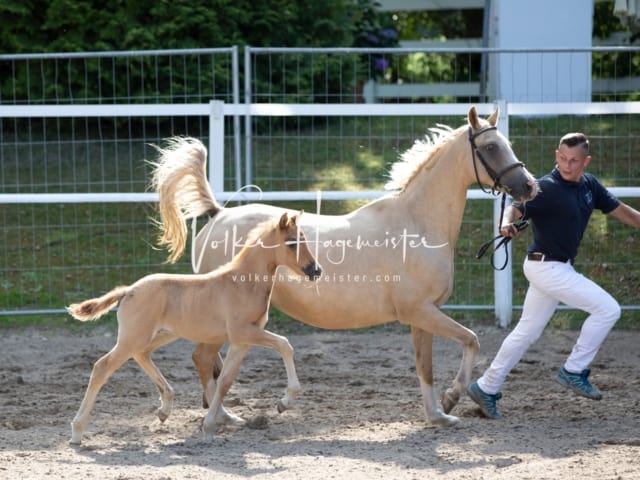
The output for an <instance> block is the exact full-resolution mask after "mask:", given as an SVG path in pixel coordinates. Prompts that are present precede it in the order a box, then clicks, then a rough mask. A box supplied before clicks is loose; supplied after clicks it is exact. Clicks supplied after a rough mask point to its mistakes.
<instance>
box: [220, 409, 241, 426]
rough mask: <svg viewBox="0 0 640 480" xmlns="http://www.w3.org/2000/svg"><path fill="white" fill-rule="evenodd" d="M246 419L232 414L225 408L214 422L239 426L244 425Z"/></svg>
mask: <svg viewBox="0 0 640 480" xmlns="http://www.w3.org/2000/svg"><path fill="white" fill-rule="evenodd" d="M245 423H247V422H246V420H245V419H244V418H241V417H238V416H237V415H233V414H231V413H229V412H227V411H226V410H224V409H222V410H221V411H220V414H219V415H218V418H217V419H216V424H218V425H230V426H232V427H239V426H242V425H244V424H245Z"/></svg>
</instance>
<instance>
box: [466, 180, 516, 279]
mask: <svg viewBox="0 0 640 480" xmlns="http://www.w3.org/2000/svg"><path fill="white" fill-rule="evenodd" d="M506 199H507V194H506V193H503V194H502V201H501V202H500V222H499V223H498V230H499V229H500V227H501V226H502V218H503V217H504V206H505V202H506ZM513 226H514V227H516V230H518V232H521V231H522V230H524V229H525V228H527V227H528V226H529V221H528V220H522V219H520V220H518V221H517V222H516V223H514V224H513ZM498 239H500V241H499V242H498V244H497V245H496V246H495V248H494V249H493V252H491V266H492V267H493V269H494V270H498V271H502V270H504V269H505V268H506V267H507V264H508V263H509V249H508V248H507V245H508V244H509V242H510V241H511V237H503V236H502V234H498V235H496V236H495V237H493V238H492V239H491V240H489V241H488V242H486V243H485V244H484V245H482V246H481V247H480V250H478V253H477V254H476V258H482V256H483V255H484V254H485V253H487V250H489V247H491V245H493V242H495V241H496V240H498ZM500 247H504V264H503V265H502V266H501V267H500V268H498V267H496V264H495V261H494V258H495V253H496V252H497V251H498V249H499V248H500Z"/></svg>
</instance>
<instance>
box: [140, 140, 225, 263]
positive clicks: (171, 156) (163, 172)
mask: <svg viewBox="0 0 640 480" xmlns="http://www.w3.org/2000/svg"><path fill="white" fill-rule="evenodd" d="M166 142H167V146H166V147H165V148H160V147H158V146H156V145H154V147H155V149H156V150H157V151H158V153H159V157H158V161H157V162H153V163H152V165H153V167H154V171H153V176H152V179H151V186H152V187H153V189H154V190H155V191H157V192H158V195H159V197H160V200H159V204H158V207H159V210H160V221H159V222H158V227H159V228H160V236H159V237H158V243H159V244H160V245H161V246H166V247H167V250H169V257H168V258H167V262H169V263H175V262H176V261H177V260H178V258H180V256H181V255H182V253H183V252H184V249H185V246H186V244H187V223H186V221H187V220H188V219H190V218H195V217H199V216H200V215H203V214H205V213H207V214H209V216H211V217H212V216H214V215H215V214H216V213H218V211H219V210H220V209H221V207H220V205H218V203H217V202H216V200H215V198H214V196H213V192H212V191H211V187H210V186H209V182H208V181H207V175H206V165H207V149H206V147H205V146H204V145H203V144H202V142H201V141H200V140H198V139H196V138H192V137H171V138H168V139H166Z"/></svg>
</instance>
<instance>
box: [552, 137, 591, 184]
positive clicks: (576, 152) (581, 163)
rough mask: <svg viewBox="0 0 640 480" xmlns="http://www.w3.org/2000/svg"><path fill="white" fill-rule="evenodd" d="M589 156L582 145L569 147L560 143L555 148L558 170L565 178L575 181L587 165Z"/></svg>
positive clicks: (589, 159)
mask: <svg viewBox="0 0 640 480" xmlns="http://www.w3.org/2000/svg"><path fill="white" fill-rule="evenodd" d="M590 161H591V156H590V155H587V152H585V150H584V148H583V147H582V145H576V146H575V147H569V146H567V145H564V144H563V145H560V147H559V148H558V150H556V164H557V165H558V171H559V172H560V175H561V176H562V178H564V179H565V180H568V181H570V182H577V181H579V180H580V177H581V176H582V172H584V169H585V168H586V167H587V165H589V162H590Z"/></svg>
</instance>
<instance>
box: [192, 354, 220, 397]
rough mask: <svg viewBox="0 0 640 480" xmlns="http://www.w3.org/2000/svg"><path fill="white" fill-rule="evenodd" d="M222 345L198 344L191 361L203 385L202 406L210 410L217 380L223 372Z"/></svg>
mask: <svg viewBox="0 0 640 480" xmlns="http://www.w3.org/2000/svg"><path fill="white" fill-rule="evenodd" d="M220 348H222V344H218V343H216V344H211V343H198V344H197V345H196V346H195V348H194V349H193V353H192V354H191V360H193V365H194V366H195V367H196V371H197V372H198V377H199V378H200V385H202V406H203V408H209V402H210V400H211V398H212V397H213V393H214V392H215V390H216V384H215V380H216V379H217V378H218V377H219V376H220V372H221V371H222V357H221V356H220V353H219V352H220Z"/></svg>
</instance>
